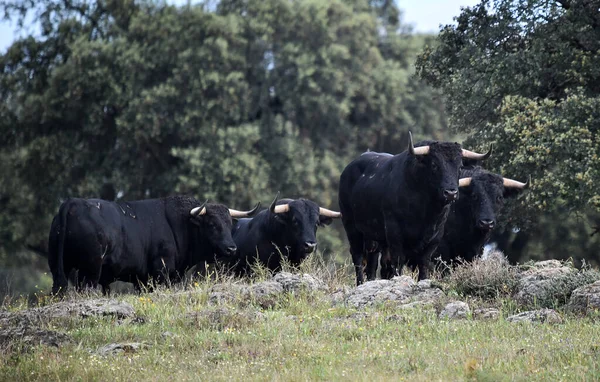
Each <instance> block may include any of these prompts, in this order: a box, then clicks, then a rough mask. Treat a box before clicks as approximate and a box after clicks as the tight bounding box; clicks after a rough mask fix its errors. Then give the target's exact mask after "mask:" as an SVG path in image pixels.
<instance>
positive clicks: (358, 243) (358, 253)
mask: <svg viewBox="0 0 600 382" xmlns="http://www.w3.org/2000/svg"><path fill="white" fill-rule="evenodd" d="M342 223H343V224H344V229H345V230H346V236H348V242H349V243H350V254H351V255H352V263H354V271H355V272H356V285H360V284H362V283H363V282H364V281H365V275H364V268H365V265H366V264H363V261H365V260H366V258H364V250H365V242H364V237H363V235H362V233H360V232H359V231H358V230H356V228H355V226H354V222H353V221H351V220H346V219H345V218H344V217H342Z"/></svg>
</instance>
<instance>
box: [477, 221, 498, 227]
mask: <svg viewBox="0 0 600 382" xmlns="http://www.w3.org/2000/svg"><path fill="white" fill-rule="evenodd" d="M495 225H496V222H495V221H493V220H485V219H482V220H480V221H479V226H480V227H481V228H488V229H492V228H494V226H495Z"/></svg>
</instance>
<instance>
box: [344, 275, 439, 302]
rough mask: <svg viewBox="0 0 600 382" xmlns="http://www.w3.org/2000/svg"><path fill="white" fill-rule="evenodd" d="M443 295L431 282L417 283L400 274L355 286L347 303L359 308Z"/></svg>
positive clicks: (434, 298) (431, 298) (431, 299)
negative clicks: (389, 278)
mask: <svg viewBox="0 0 600 382" xmlns="http://www.w3.org/2000/svg"><path fill="white" fill-rule="evenodd" d="M443 295H444V293H443V292H442V291H441V290H440V289H439V288H434V287H431V284H430V283H429V284H428V283H423V282H421V284H417V283H415V281H414V280H413V279H412V278H410V277H409V276H399V277H394V278H393V279H391V280H373V281H368V282H366V283H364V284H362V285H360V286H358V287H356V288H354V289H353V290H351V291H350V292H349V293H348V295H347V296H346V303H347V304H349V305H352V306H355V307H358V308H360V307H364V306H370V305H373V304H377V303H389V302H392V303H397V304H398V305H402V304H407V303H409V302H412V301H426V302H433V301H435V300H437V299H438V298H440V297H441V296H443Z"/></svg>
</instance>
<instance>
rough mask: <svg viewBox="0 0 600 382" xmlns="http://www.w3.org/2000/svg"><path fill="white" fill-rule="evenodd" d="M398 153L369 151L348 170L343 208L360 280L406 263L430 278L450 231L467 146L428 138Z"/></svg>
mask: <svg viewBox="0 0 600 382" xmlns="http://www.w3.org/2000/svg"><path fill="white" fill-rule="evenodd" d="M423 145H426V146H422V147H418V148H415V147H413V145H412V137H411V138H410V144H409V150H407V151H405V152H402V153H400V154H398V155H391V154H387V153H385V154H382V153H375V152H368V153H364V154H362V155H361V156H360V157H359V158H357V159H356V160H354V161H353V162H351V163H350V164H349V165H348V166H347V167H346V168H345V169H344V171H343V172H342V175H341V177H340V186H339V203H340V212H341V213H342V222H343V224H344V229H345V230H346V235H347V236H348V241H349V243H350V252H351V254H352V260H353V263H354V267H355V270H356V279H357V284H361V283H362V282H363V281H364V271H365V264H366V273H367V278H368V279H369V280H372V279H374V278H375V274H376V271H377V259H378V257H379V252H381V253H382V256H381V276H382V277H383V278H391V277H393V276H394V275H398V274H399V273H400V271H401V269H402V267H403V266H404V265H405V264H406V263H408V262H409V263H410V264H414V265H415V266H416V267H418V269H419V279H424V278H427V277H428V268H429V262H430V258H431V255H432V253H433V252H434V251H435V250H436V248H437V246H438V244H439V242H440V240H441V238H442V236H443V233H444V224H445V222H446V218H447V216H448V213H449V210H450V203H451V202H452V201H454V200H456V198H457V197H458V173H459V169H460V166H461V164H462V156H463V155H465V156H466V155H469V156H471V157H477V158H478V159H484V158H487V156H489V155H490V153H491V151H490V153H488V154H484V155H482V154H476V153H472V152H470V151H467V150H463V149H462V148H461V146H460V145H459V144H458V143H448V142H435V141H429V142H424V143H423Z"/></svg>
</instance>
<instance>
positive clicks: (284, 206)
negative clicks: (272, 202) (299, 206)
mask: <svg viewBox="0 0 600 382" xmlns="http://www.w3.org/2000/svg"><path fill="white" fill-rule="evenodd" d="M289 210H290V205H289V204H281V205H279V206H275V208H274V209H273V212H274V213H276V214H282V213H284V212H288V211H289Z"/></svg>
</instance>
